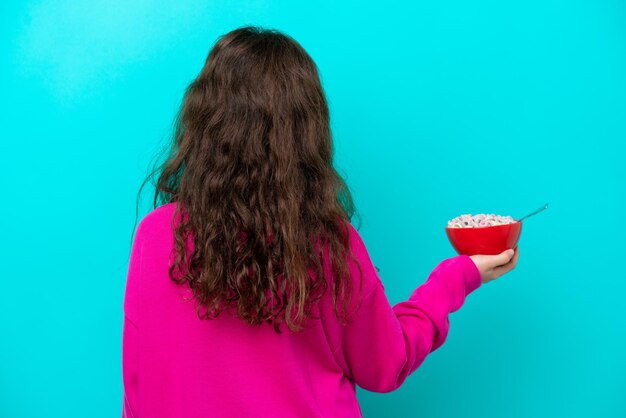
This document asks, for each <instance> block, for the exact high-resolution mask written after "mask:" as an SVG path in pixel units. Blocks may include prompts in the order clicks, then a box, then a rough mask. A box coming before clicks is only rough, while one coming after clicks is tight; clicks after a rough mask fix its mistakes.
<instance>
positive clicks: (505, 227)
mask: <svg viewBox="0 0 626 418" xmlns="http://www.w3.org/2000/svg"><path fill="white" fill-rule="evenodd" d="M521 233H522V222H521V221H517V220H515V219H513V218H512V217H510V216H501V215H496V214H493V213H490V214H482V213H481V214H477V215H472V214H471V213H468V214H463V215H460V216H457V217H456V218H453V219H451V220H449V221H448V225H447V226H446V234H447V235H448V239H449V240H450V244H452V247H454V249H455V250H456V252H457V253H459V254H463V255H476V254H486V255H495V254H500V253H501V252H503V251H506V250H507V249H509V248H515V247H516V246H517V241H518V240H519V237H520V234H521Z"/></svg>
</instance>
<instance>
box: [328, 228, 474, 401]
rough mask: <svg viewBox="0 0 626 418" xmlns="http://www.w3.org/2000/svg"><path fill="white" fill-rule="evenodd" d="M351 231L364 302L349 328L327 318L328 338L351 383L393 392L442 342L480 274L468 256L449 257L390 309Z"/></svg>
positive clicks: (353, 269) (358, 239) (355, 269)
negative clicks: (358, 263) (451, 319)
mask: <svg viewBox="0 0 626 418" xmlns="http://www.w3.org/2000/svg"><path fill="white" fill-rule="evenodd" d="M350 229H351V234H352V237H351V247H352V251H353V252H354V254H355V257H356V258H357V259H358V260H359V262H360V264H361V267H362V269H363V287H364V292H363V299H362V302H361V305H360V308H359V310H358V312H357V313H356V315H355V316H354V317H353V319H352V321H351V322H350V323H349V324H348V325H340V324H338V323H337V322H336V321H337V320H336V319H331V318H329V317H328V315H326V318H325V320H324V323H325V328H326V331H327V336H328V337H329V341H330V343H331V347H332V348H333V354H334V355H335V358H336V359H337V361H338V363H339V364H340V365H341V366H342V368H343V369H344V372H345V374H346V375H347V376H348V377H349V378H350V379H351V380H353V381H354V382H355V383H356V384H358V385H359V386H361V387H362V388H363V389H366V390H369V391H372V392H381V393H384V392H391V391H393V390H396V389H397V388H399V387H400V386H401V385H402V383H403V382H404V381H405V379H406V378H407V376H409V375H410V374H411V373H413V372H414V371H415V370H416V369H417V368H418V367H419V366H420V364H422V362H423V361H424V359H425V358H426V356H427V355H428V354H429V353H431V352H433V351H434V350H436V349H437V348H439V347H440V346H441V345H442V344H443V343H444V341H445V339H446V337H447V335H448V330H449V327H450V323H449V319H448V315H449V314H450V313H451V312H454V311H456V310H457V309H459V308H460V307H461V306H462V305H463V303H464V301H465V297H466V296H467V295H468V294H469V293H471V292H472V291H474V290H475V289H477V288H478V287H479V286H480V285H481V277H480V272H479V270H478V268H477V267H476V265H475V264H474V262H473V261H472V260H471V259H470V258H469V257H468V256H456V257H452V258H448V259H446V260H443V261H442V262H441V263H439V264H438V265H437V266H436V268H435V269H434V270H433V271H432V272H431V273H430V275H429V277H428V279H427V280H426V282H425V283H424V284H422V285H421V286H419V287H417V288H416V289H415V290H414V291H413V292H412V294H411V296H410V297H409V298H408V300H406V301H403V302H400V303H398V304H396V305H395V306H393V307H392V306H391V305H390V303H389V301H388V299H387V297H386V295H385V289H384V286H383V284H382V282H381V281H380V278H379V277H378V273H377V271H376V268H375V267H374V265H373V264H372V261H371V259H370V257H369V254H368V252H367V249H366V247H365V245H364V243H363V241H362V240H361V237H360V236H359V234H358V232H357V231H356V229H354V227H352V226H351V228H350ZM350 271H351V274H352V277H357V278H358V276H355V275H356V274H358V267H356V266H355V265H350ZM355 286H357V285H355Z"/></svg>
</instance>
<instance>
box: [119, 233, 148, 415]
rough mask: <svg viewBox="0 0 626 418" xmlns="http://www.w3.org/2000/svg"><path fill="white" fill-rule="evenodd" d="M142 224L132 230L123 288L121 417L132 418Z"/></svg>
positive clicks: (136, 386) (136, 377)
mask: <svg viewBox="0 0 626 418" xmlns="http://www.w3.org/2000/svg"><path fill="white" fill-rule="evenodd" d="M141 226H143V224H142V223H140V224H139V226H138V227H137V230H136V231H135V237H134V240H133V246H132V249H131V253H130V260H129V264H128V275H127V278H126V291H125V294H124V325H123V332H122V379H123V383H124V398H123V406H122V418H134V417H137V416H138V413H137V388H138V377H139V376H138V366H139V364H138V362H139V355H138V352H137V349H138V345H137V342H138V333H139V328H138V327H137V324H138V321H137V319H138V314H139V312H138V309H137V302H138V301H137V288H138V284H139V274H140V271H141V253H142V247H143V243H142V234H141V231H142V228H141Z"/></svg>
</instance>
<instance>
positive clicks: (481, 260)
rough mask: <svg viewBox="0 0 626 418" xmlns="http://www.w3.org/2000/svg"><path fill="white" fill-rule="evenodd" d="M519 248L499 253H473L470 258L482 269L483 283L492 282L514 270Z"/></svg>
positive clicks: (479, 269)
mask: <svg viewBox="0 0 626 418" xmlns="http://www.w3.org/2000/svg"><path fill="white" fill-rule="evenodd" d="M518 257H519V249H518V247H515V249H508V250H506V251H503V252H501V253H500V254H497V255H472V256H470V258H471V259H472V261H473V262H474V264H476V267H477V268H478V271H480V278H481V280H482V282H483V283H487V282H490V281H492V280H495V279H497V278H498V277H500V276H502V275H503V274H504V273H508V272H509V271H511V270H513V268H514V267H515V265H516V264H517V259H518Z"/></svg>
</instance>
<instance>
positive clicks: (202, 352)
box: [122, 203, 481, 418]
mask: <svg viewBox="0 0 626 418" xmlns="http://www.w3.org/2000/svg"><path fill="white" fill-rule="evenodd" d="M175 205H176V203H168V204H165V205H163V206H160V207H158V208H157V209H154V210H153V211H151V212H150V213H149V214H147V215H146V216H145V217H144V218H143V219H142V220H141V222H140V223H139V226H138V228H137V231H136V232H135V239H134V243H133V248H132V251H131V256H130V263H129V268H128V278H127V284H126V293H125V297H124V328H123V347H122V354H123V361H122V363H123V367H122V369H123V381H124V399H123V413H122V416H123V417H135V418H158V417H163V418H183V417H184V418H196V417H215V418H236V417H275V418H281V417H301V418H308V417H342V418H347V417H361V416H362V415H361V409H360V407H359V403H358V401H357V397H356V390H355V385H359V386H360V387H362V388H363V389H366V390H369V391H373V392H390V391H393V390H395V389H397V388H399V387H400V385H402V383H403V382H404V381H405V380H406V378H407V376H409V375H410V374H411V373H413V372H414V371H415V370H416V369H417V368H418V367H419V366H420V364H422V362H423V361H424V359H425V358H426V356H428V354H429V353H431V352H432V351H434V350H436V349H437V348H438V347H439V346H441V345H442V344H443V342H444V341H445V339H446V337H447V335H448V329H449V320H448V315H449V314H450V313H451V312H454V311H456V310H458V309H459V308H460V307H461V306H462V304H463V302H464V301H465V297H466V296H467V295H468V294H469V293H470V292H472V291H473V290H475V289H476V288H478V287H479V286H480V285H481V279H480V273H479V271H478V269H477V268H476V266H475V265H474V263H473V262H472V260H471V259H470V258H469V257H468V256H455V257H452V258H448V259H445V260H443V261H442V262H441V263H439V264H438V265H437V267H436V268H435V269H434V270H433V271H432V272H431V274H430V275H429V277H428V279H427V280H426V282H425V283H424V284H422V285H421V286H419V287H417V288H416V289H415V290H414V291H413V293H412V294H411V296H410V297H409V299H408V300H406V301H403V302H400V303H398V304H396V305H395V306H393V307H392V306H391V305H390V304H389V301H388V299H387V297H386V295H385V288H384V286H383V283H382V282H381V280H380V277H379V276H378V273H377V270H376V268H375V267H374V265H373V264H372V261H371V259H370V257H369V254H368V252H367V249H366V247H365V244H364V243H363V241H362V239H361V237H360V236H359V234H358V232H357V231H356V229H355V228H354V227H353V226H352V225H350V234H351V238H350V245H351V248H352V251H353V252H354V254H355V256H356V258H357V259H358V260H359V262H360V264H361V267H362V269H363V291H362V292H363V293H362V295H363V296H362V297H363V299H362V303H361V308H360V309H359V312H358V315H357V316H356V318H355V319H354V320H353V321H352V322H351V323H350V324H348V325H345V326H344V325H341V324H340V323H339V322H338V320H337V319H336V317H335V316H334V312H333V306H332V301H331V298H330V292H327V293H326V295H325V296H324V298H323V299H322V300H321V301H320V303H319V304H318V305H316V308H315V310H314V312H315V314H316V316H319V317H320V319H315V320H311V321H310V324H309V325H308V327H307V328H306V329H305V330H304V331H301V332H299V333H293V332H291V331H289V330H288V328H287V327H283V328H281V329H282V330H283V333H282V334H276V333H275V332H274V330H273V329H272V327H271V326H269V325H267V324H264V325H263V326H260V327H252V326H249V325H247V324H246V323H244V322H243V321H241V320H239V319H237V318H236V317H235V316H234V315H233V314H232V313H228V311H227V312H224V313H222V314H221V315H220V316H219V317H218V319H216V320H200V319H198V317H197V315H196V312H195V310H194V306H193V302H185V301H183V300H182V297H183V296H185V297H190V296H191V293H190V291H189V290H188V287H187V286H178V285H176V284H175V283H174V282H173V281H171V280H170V279H169V277H168V274H167V272H168V268H169V262H168V260H170V258H169V257H170V251H171V250H172V247H173V234H172V229H171V221H172V217H173V211H174V208H175ZM349 268H350V271H351V273H352V275H353V277H356V278H357V279H358V267H357V266H356V265H355V264H354V262H352V261H350V264H349ZM325 274H328V273H327V272H325ZM355 286H358V280H356V281H355ZM355 294H356V293H355Z"/></svg>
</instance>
